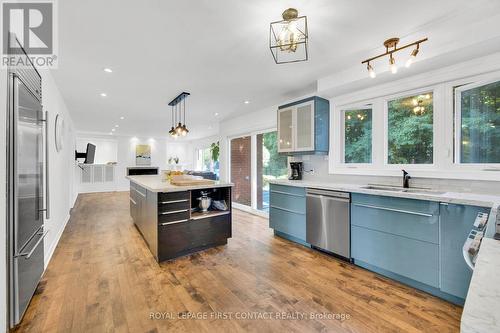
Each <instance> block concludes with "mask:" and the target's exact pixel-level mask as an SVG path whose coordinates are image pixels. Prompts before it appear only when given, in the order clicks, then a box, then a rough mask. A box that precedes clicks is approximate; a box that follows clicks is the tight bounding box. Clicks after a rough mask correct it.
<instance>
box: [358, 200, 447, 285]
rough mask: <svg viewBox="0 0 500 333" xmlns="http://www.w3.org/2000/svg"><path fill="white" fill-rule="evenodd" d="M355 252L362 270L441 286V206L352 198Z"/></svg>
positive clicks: (406, 281)
mask: <svg viewBox="0 0 500 333" xmlns="http://www.w3.org/2000/svg"><path fill="white" fill-rule="evenodd" d="M351 253H352V257H353V259H354V262H355V264H357V265H359V266H363V267H365V268H368V269H370V270H374V271H376V272H378V273H381V274H383V275H387V276H389V277H391V278H395V279H397V280H399V281H402V282H404V283H407V284H410V285H413V286H415V287H422V286H423V285H426V286H430V287H432V288H439V203H437V202H429V201H422V200H413V199H406V198H395V197H384V196H373V195H365V194H353V195H352V204H351Z"/></svg>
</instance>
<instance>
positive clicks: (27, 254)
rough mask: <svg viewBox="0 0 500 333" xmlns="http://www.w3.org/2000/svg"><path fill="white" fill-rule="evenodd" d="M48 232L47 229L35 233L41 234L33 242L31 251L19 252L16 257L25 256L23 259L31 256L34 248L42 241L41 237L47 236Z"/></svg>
mask: <svg viewBox="0 0 500 333" xmlns="http://www.w3.org/2000/svg"><path fill="white" fill-rule="evenodd" d="M48 233H49V230H47V231H45V232H39V233H37V235H42V237H40V239H39V240H38V241H37V242H36V243H35V245H34V246H33V248H32V249H31V251H29V252H23V253H19V255H18V257H26V258H25V259H29V258H31V256H32V255H33V252H35V250H36V248H37V247H38V246H39V245H40V244H41V243H42V241H43V239H44V238H45V236H47V234H48Z"/></svg>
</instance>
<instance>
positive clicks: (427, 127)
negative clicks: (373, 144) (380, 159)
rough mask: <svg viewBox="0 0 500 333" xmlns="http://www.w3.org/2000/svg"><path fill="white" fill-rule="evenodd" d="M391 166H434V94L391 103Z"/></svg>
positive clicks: (389, 127) (389, 108)
mask: <svg viewBox="0 0 500 333" xmlns="http://www.w3.org/2000/svg"><path fill="white" fill-rule="evenodd" d="M387 106H388V133H387V135H388V139H389V142H388V163H389V164H432V163H433V133H434V125H433V116H434V112H433V111H434V109H433V94H432V92H428V93H423V94H419V95H415V96H409V97H403V98H398V99H395V100H392V101H389V102H388V105H387Z"/></svg>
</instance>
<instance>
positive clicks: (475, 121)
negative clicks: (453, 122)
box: [461, 82, 500, 163]
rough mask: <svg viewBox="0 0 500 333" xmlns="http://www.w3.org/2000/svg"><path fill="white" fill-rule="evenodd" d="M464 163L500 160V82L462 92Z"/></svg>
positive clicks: (496, 161) (499, 161)
mask: <svg viewBox="0 0 500 333" xmlns="http://www.w3.org/2000/svg"><path fill="white" fill-rule="evenodd" d="M461 109H462V124H461V125H462V137H461V139H462V142H461V162H462V163H500V82H495V83H490V84H487V85H484V86H482V87H477V88H473V89H470V90H466V91H464V92H463V93H462V96H461Z"/></svg>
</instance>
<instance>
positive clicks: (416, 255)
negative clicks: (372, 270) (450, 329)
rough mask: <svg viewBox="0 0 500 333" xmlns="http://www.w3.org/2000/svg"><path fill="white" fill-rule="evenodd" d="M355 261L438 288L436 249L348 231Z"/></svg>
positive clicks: (396, 238) (366, 231) (364, 231)
mask: <svg viewBox="0 0 500 333" xmlns="http://www.w3.org/2000/svg"><path fill="white" fill-rule="evenodd" d="M351 252H352V257H353V258H354V260H355V262H356V261H357V260H360V261H363V262H365V263H368V264H370V265H372V266H375V267H378V268H381V269H383V270H386V271H389V272H392V273H396V274H398V275H401V276H403V277H406V278H409V279H412V280H415V281H418V282H421V283H424V284H426V285H429V286H433V287H436V288H439V246H438V245H436V244H431V243H427V242H422V241H418V240H414V239H409V238H405V237H401V236H397V235H392V234H387V233H384V232H380V231H374V230H370V229H366V228H361V227H358V226H352V227H351Z"/></svg>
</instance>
